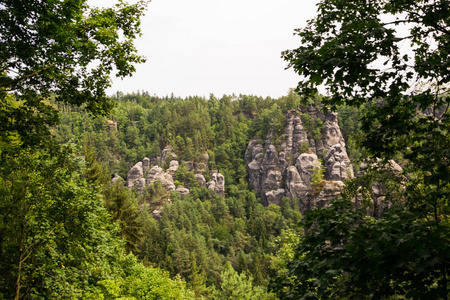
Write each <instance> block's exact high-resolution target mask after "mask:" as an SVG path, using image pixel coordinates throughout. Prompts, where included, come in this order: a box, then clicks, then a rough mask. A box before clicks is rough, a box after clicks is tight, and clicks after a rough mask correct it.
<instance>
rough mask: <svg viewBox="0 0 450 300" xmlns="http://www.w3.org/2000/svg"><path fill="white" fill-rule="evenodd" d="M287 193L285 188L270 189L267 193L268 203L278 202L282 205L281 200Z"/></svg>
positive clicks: (277, 203)
mask: <svg viewBox="0 0 450 300" xmlns="http://www.w3.org/2000/svg"><path fill="white" fill-rule="evenodd" d="M284 194H285V191H284V189H278V190H276V191H275V190H273V191H269V192H267V193H266V195H265V196H266V199H267V205H271V204H276V205H281V200H282V199H283V197H284Z"/></svg>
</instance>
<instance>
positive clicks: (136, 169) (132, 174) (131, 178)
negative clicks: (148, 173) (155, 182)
mask: <svg viewBox="0 0 450 300" xmlns="http://www.w3.org/2000/svg"><path fill="white" fill-rule="evenodd" d="M143 176H144V171H143V169H142V162H141V161H140V162H138V163H137V164H135V165H134V166H133V167H132V168H131V169H130V171H128V175H127V186H128V188H130V189H131V188H133V186H134V184H135V182H136V181H137V180H139V179H141V178H142V177H143Z"/></svg>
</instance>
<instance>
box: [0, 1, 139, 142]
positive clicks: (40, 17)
mask: <svg viewBox="0 0 450 300" xmlns="http://www.w3.org/2000/svg"><path fill="white" fill-rule="evenodd" d="M0 6H1V8H2V9H1V12H0V23H1V24H2V26H1V27H0V44H1V45H2V46H1V47H0V57H1V59H0V61H1V63H0V101H1V102H0V103H1V104H2V110H1V111H0V120H1V124H2V126H4V127H3V129H4V130H5V131H6V132H11V133H14V134H18V136H20V140H21V143H22V144H23V145H25V146H28V145H29V146H36V145H38V144H39V143H40V142H41V141H45V140H46V139H47V138H48V129H47V128H48V127H47V126H45V125H44V124H47V125H50V126H53V125H56V124H57V122H58V120H57V114H56V111H55V110H54V108H53V107H52V106H50V105H49V103H48V102H47V101H46V99H48V98H49V97H53V98H54V99H55V100H56V101H58V102H64V103H68V104H71V105H74V106H81V105H84V106H85V108H86V109H87V110H88V111H89V112H91V113H93V114H95V115H106V114H107V113H108V112H109V111H110V110H111V108H112V106H113V103H112V102H111V100H110V99H109V98H108V97H106V94H105V90H106V88H108V87H109V86H110V81H109V77H110V74H111V72H112V70H113V69H115V70H117V76H120V77H124V76H129V75H131V74H132V73H133V72H134V70H135V67H134V65H133V64H135V63H140V62H143V61H144V60H143V58H142V57H140V56H138V55H137V54H136V49H135V48H134V44H133V40H134V39H135V38H136V37H137V36H138V35H139V34H140V29H139V25H140V17H141V16H142V14H143V11H144V9H145V3H144V2H138V3H137V4H135V5H128V4H125V3H123V2H119V3H118V4H117V5H116V6H115V7H114V8H104V9H91V8H89V6H88V5H87V4H86V0H67V1H63V2H61V3H60V2H54V1H40V2H38V3H30V2H29V1H22V0H17V1H16V0H14V1H10V0H2V1H1V2H0ZM8 93H10V94H14V95H16V97H17V100H20V102H19V103H16V104H15V105H11V103H10V101H11V100H10V99H9V96H8ZM3 107H8V109H7V110H4V109H3ZM2 132H3V130H2ZM1 138H2V139H4V138H5V136H4V132H3V134H2V137H1Z"/></svg>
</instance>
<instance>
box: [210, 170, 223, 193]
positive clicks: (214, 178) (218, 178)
mask: <svg viewBox="0 0 450 300" xmlns="http://www.w3.org/2000/svg"><path fill="white" fill-rule="evenodd" d="M207 188H208V189H212V190H214V191H215V192H216V193H217V194H218V195H220V196H222V197H225V177H224V176H223V175H222V174H220V173H218V172H217V171H215V172H213V173H211V181H210V182H208V183H207Z"/></svg>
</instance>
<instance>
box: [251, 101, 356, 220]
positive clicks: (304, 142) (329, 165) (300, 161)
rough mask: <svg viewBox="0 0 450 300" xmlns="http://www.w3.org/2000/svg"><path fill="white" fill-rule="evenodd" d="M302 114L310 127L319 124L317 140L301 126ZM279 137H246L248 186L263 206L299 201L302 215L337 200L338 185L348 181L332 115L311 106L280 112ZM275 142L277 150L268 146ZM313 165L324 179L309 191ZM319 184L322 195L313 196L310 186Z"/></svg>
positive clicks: (343, 151) (349, 170)
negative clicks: (281, 131) (283, 117)
mask: <svg viewBox="0 0 450 300" xmlns="http://www.w3.org/2000/svg"><path fill="white" fill-rule="evenodd" d="M303 114H308V115H309V116H310V117H311V119H313V120H314V122H315V123H316V119H319V120H320V121H321V122H322V123H323V131H322V132H321V137H320V138H317V135H316V136H315V137H313V136H309V135H308V132H310V131H308V130H306V128H304V127H303V122H302V115H303ZM317 122H318V123H321V122H319V121H317ZM282 138H283V139H282V140H281V141H280V137H276V136H273V131H272V130H269V133H268V135H267V137H266V138H265V139H264V142H263V141H261V140H258V139H256V138H255V139H252V140H251V141H250V142H249V144H248V146H247V149H246V152H245V163H246V166H247V171H248V177H249V186H250V187H251V188H252V189H253V190H255V192H256V193H257V194H258V195H259V196H260V198H261V202H262V203H263V204H264V205H270V204H273V203H275V204H276V203H280V201H281V199H282V197H284V196H286V197H289V198H290V199H294V198H297V199H299V201H300V205H301V206H302V212H305V211H306V210H308V209H310V208H312V207H314V206H317V205H325V203H327V201H328V202H329V201H331V199H332V198H333V197H337V195H339V193H340V192H341V191H342V186H343V184H344V183H343V182H342V181H343V180H345V179H348V178H352V177H353V168H352V165H351V163H350V160H349V158H348V155H347V151H346V149H345V141H344V138H343V136H342V133H341V131H340V128H339V124H338V118H337V114H336V113H331V112H329V113H327V114H323V113H322V111H321V110H320V109H318V108H315V107H309V108H306V109H304V110H301V109H293V110H291V111H289V112H288V113H287V114H286V127H285V129H284V135H283V136H282ZM276 140H278V143H279V144H278V145H279V146H277V147H278V148H277V147H276V146H275V145H273V144H272V143H273V142H274V141H276ZM319 158H320V160H319ZM321 161H322V162H321ZM314 167H316V169H317V168H322V169H323V170H324V178H323V179H324V180H325V181H323V182H321V183H320V185H316V186H315V188H314V189H313V187H312V186H311V178H312V176H313V173H314V170H315V169H314ZM322 186H323V189H322V191H320V192H317V190H316V187H319V188H320V187H322Z"/></svg>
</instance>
